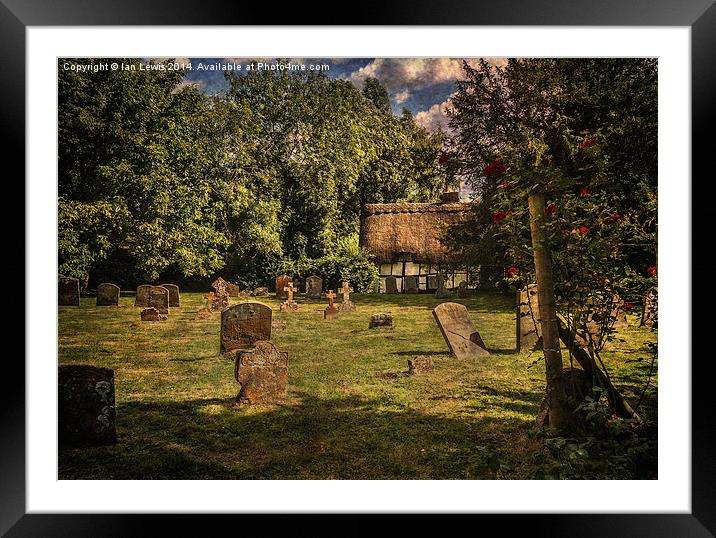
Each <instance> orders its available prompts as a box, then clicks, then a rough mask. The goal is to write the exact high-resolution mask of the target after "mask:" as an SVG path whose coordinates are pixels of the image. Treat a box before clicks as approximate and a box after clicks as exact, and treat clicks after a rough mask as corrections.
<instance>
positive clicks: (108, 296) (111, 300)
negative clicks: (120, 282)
mask: <svg viewBox="0 0 716 538" xmlns="http://www.w3.org/2000/svg"><path fill="white" fill-rule="evenodd" d="M118 305H119V286H117V285H116V284H109V283H106V282H105V283H103V284H100V285H99V286H97V306H118Z"/></svg>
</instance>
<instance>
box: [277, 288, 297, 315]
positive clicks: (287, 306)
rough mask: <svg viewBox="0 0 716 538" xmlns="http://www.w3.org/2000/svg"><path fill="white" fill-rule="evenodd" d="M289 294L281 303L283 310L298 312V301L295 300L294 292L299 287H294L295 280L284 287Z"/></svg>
mask: <svg viewBox="0 0 716 538" xmlns="http://www.w3.org/2000/svg"><path fill="white" fill-rule="evenodd" d="M284 291H285V292H286V294H287V297H286V300H285V301H284V302H283V303H281V312H297V311H298V303H297V302H296V301H294V300H293V294H294V293H296V292H297V291H298V288H294V287H293V282H289V283H288V285H287V286H286V287H285V288H284Z"/></svg>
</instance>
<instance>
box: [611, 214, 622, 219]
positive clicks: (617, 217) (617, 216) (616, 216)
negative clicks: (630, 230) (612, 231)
mask: <svg viewBox="0 0 716 538" xmlns="http://www.w3.org/2000/svg"><path fill="white" fill-rule="evenodd" d="M609 218H610V219H612V220H622V219H623V218H624V217H622V216H621V215H612V216H610V217H609Z"/></svg>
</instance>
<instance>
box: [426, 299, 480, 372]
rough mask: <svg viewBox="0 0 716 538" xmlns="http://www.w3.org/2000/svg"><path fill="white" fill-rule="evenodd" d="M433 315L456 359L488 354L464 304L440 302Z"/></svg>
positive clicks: (473, 357)
mask: <svg viewBox="0 0 716 538" xmlns="http://www.w3.org/2000/svg"><path fill="white" fill-rule="evenodd" d="M433 316H434V317H435V321H436V322H437V324H438V327H439V328H440V332H441V333H442V334H443V338H445V341H446V342H447V345H448V347H449V348H450V351H451V352H452V354H453V355H454V356H455V357H456V358H458V359H476V358H480V357H485V356H487V355H489V354H490V352H489V351H487V348H486V346H485V343H484V342H483V341H482V338H481V337H480V333H478V332H477V329H475V326H474V325H473V323H472V320H471V319H470V314H469V313H468V311H467V308H466V307H465V305H461V304H458V303H442V304H439V305H438V306H436V307H435V308H434V309H433Z"/></svg>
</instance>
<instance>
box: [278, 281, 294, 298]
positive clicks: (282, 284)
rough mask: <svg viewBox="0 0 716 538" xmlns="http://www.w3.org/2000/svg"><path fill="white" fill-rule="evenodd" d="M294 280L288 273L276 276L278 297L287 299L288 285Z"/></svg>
mask: <svg viewBox="0 0 716 538" xmlns="http://www.w3.org/2000/svg"><path fill="white" fill-rule="evenodd" d="M290 282H292V279H291V277H290V276H288V275H281V276H277V277H276V299H285V298H286V297H288V294H287V293H286V286H288V284H289V283H290Z"/></svg>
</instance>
